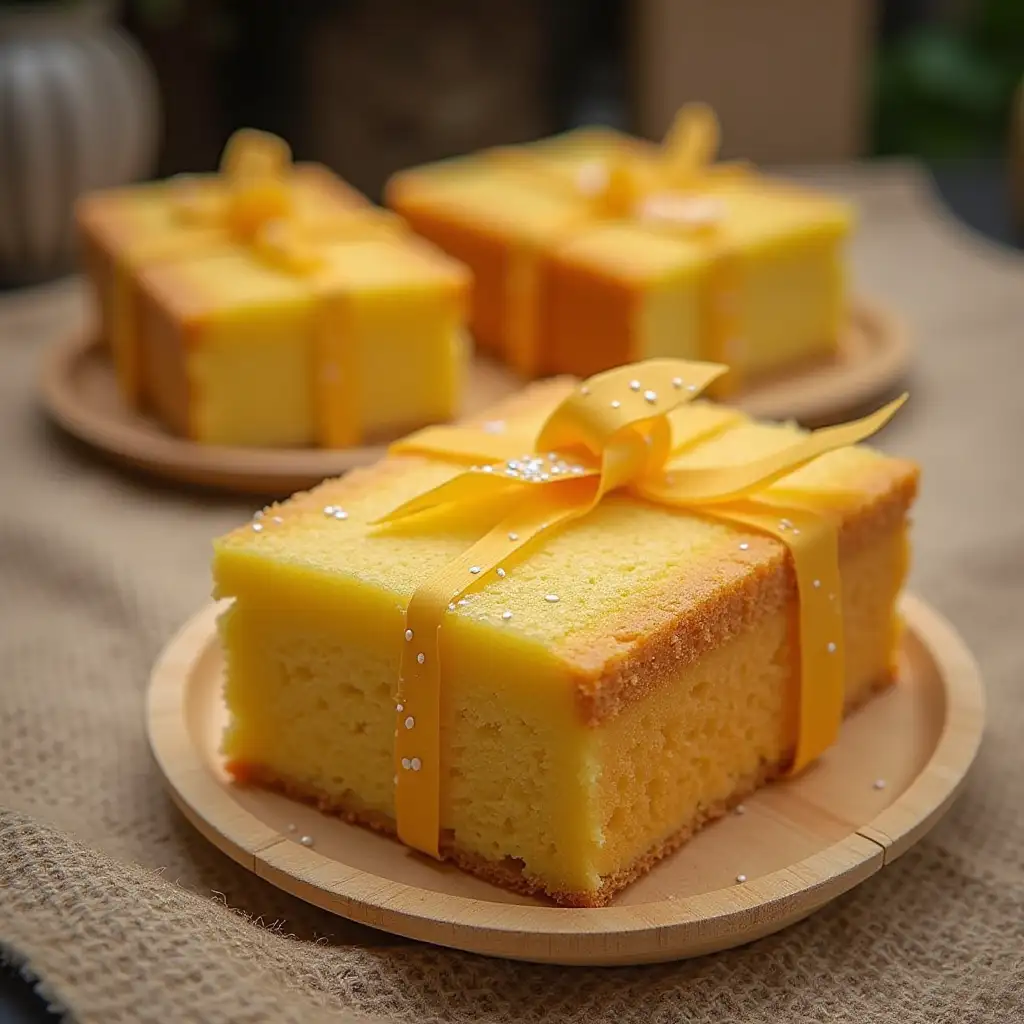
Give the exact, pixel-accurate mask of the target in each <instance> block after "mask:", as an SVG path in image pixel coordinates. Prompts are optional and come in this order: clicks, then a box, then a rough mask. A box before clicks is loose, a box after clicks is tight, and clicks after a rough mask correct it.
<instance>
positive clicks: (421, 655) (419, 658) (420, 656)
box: [416, 651, 427, 665]
mask: <svg viewBox="0 0 1024 1024" xmlns="http://www.w3.org/2000/svg"><path fill="white" fill-rule="evenodd" d="M416 660H417V661H418V662H419V663H420V664H421V665H422V664H423V663H424V662H425V661H426V660H427V656H426V655H425V654H424V653H423V652H422V651H420V653H419V654H417V655H416Z"/></svg>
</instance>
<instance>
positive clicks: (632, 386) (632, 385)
mask: <svg viewBox="0 0 1024 1024" xmlns="http://www.w3.org/2000/svg"><path fill="white" fill-rule="evenodd" d="M629 390H630V391H639V390H640V381H638V380H631V381H630V382H629Z"/></svg>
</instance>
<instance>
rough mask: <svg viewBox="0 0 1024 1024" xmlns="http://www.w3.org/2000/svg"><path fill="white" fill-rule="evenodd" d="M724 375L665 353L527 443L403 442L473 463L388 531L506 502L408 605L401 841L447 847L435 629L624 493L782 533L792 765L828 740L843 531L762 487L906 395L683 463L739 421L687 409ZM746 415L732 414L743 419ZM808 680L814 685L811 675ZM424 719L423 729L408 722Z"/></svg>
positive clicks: (842, 442) (865, 429) (597, 384)
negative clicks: (721, 460) (795, 703)
mask: <svg viewBox="0 0 1024 1024" xmlns="http://www.w3.org/2000/svg"><path fill="white" fill-rule="evenodd" d="M724 372H726V367H724V366H720V365H717V364H713V363H692V362H684V361H681V360H672V359H655V360H650V361H647V362H643V363H638V364H634V365H632V366H626V367H621V368H618V369H615V370H610V371H608V372H606V373H602V374H598V375H597V376H596V377H592V378H590V379H589V380H587V381H586V382H585V383H584V384H582V385H579V386H577V387H575V388H574V390H573V391H572V393H571V394H570V395H569V396H568V397H567V398H565V399H564V400H563V401H562V402H561V403H560V404H559V405H558V407H557V408H556V409H555V410H554V412H553V413H552V414H551V415H550V416H549V417H548V419H547V420H546V421H545V423H544V425H543V426H542V428H541V429H540V431H539V433H538V434H537V435H536V437H535V438H533V439H532V443H530V442H529V441H528V442H527V447H526V453H525V454H524V453H523V448H524V439H523V438H522V437H518V438H517V437H516V436H515V435H514V434H492V433H489V432H488V431H487V430H482V429H477V428H472V427H431V428H427V429H426V430H423V431H420V432H419V433H417V434H413V435H412V436H411V437H409V438H407V439H405V440H403V441H400V442H398V443H397V444H396V445H394V446H393V448H392V451H394V452H396V453H401V454H416V455H426V456H439V457H442V458H444V459H447V460H455V461H460V462H465V463H474V465H471V466H470V467H469V468H467V470H466V471H464V472H462V473H460V474H458V475H457V476H455V477H453V478H452V479H450V480H448V481H447V482H446V483H443V484H441V485H440V486H439V487H436V488H433V489H432V490H429V491H427V492H426V493H424V494H421V495H419V496H418V497H415V498H413V499H411V500H410V501H407V502H405V503H404V504H402V505H400V506H399V507H398V508H396V509H394V510H393V511H391V512H390V513H388V514H387V515H385V516H384V517H382V518H381V519H380V520H378V524H387V523H395V522H397V521H399V520H403V519H406V518H408V517H410V516H414V515H420V514H423V513H427V512H430V511H434V512H437V513H439V514H443V513H444V512H445V510H449V511H450V510H453V509H455V508H456V507H464V506H466V505H469V504H477V503H486V505H487V507H496V508H498V509H500V512H499V513H498V514H497V521H496V522H495V523H494V525H493V526H492V527H491V529H490V530H489V531H488V532H487V534H486V535H485V536H484V537H483V538H482V539H481V540H479V541H477V542H476V543H475V544H474V545H473V546H472V547H471V548H469V550H467V551H466V552H465V553H464V554H462V555H461V556H459V557H458V558H456V559H454V560H453V561H452V562H450V563H449V564H448V565H447V566H446V567H445V568H444V569H443V570H441V571H440V572H439V573H437V574H436V575H435V576H434V577H433V578H431V579H429V580H428V581H427V582H426V583H424V584H423V585H422V586H420V587H419V588H418V589H417V590H416V592H415V593H414V594H413V596H412V599H411V601H410V602H409V607H408V609H407V611H406V632H405V637H406V640H407V641H409V642H407V643H406V644H404V645H403V651H402V659H401V669H400V673H399V690H398V695H397V705H396V707H397V716H398V727H397V729H396V734H395V735H396V741H395V760H396V792H395V806H396V816H397V822H398V834H399V837H400V838H401V839H402V841H403V842H404V843H406V844H407V845H408V846H411V847H414V848H416V849H418V850H421V851H423V852H424V853H428V854H431V855H432V856H434V857H437V856H438V841H439V835H440V788H439V787H440V778H441V776H440V768H441V758H442V751H441V750H440V693H441V684H442V677H443V669H444V666H443V665H441V664H440V661H439V650H440V645H439V642H438V641H439V632H440V630H441V629H442V628H443V626H442V621H443V619H444V615H445V612H446V611H451V610H452V609H453V608H454V607H455V606H454V602H455V601H457V600H458V599H459V598H460V597H461V596H462V595H463V594H465V593H467V592H468V591H470V590H472V589H474V588H476V587H481V586H486V585H487V584H488V583H489V582H491V580H492V579H493V577H494V574H495V572H496V571H497V570H498V569H499V567H500V572H501V573H504V572H505V571H506V570H505V568H504V567H505V566H510V565H512V564H514V563H515V561H516V559H517V558H521V557H522V556H523V555H524V554H525V553H526V551H527V550H528V549H529V548H530V547H532V546H534V545H536V544H537V543H538V542H539V541H540V540H542V538H543V537H544V536H545V535H547V534H548V533H549V532H550V531H551V530H554V529H555V528H557V527H559V526H561V525H564V524H566V523H568V522H571V521H572V520H573V519H578V518H580V517H582V516H585V515H587V513H588V512H590V511H591V510H592V509H593V508H594V507H595V506H597V505H598V504H599V503H600V501H601V500H602V498H603V497H604V496H605V495H606V494H608V493H609V492H610V491H612V490H615V489H619V488H625V489H627V490H628V491H630V492H631V493H633V494H635V495H636V496H637V497H639V498H642V499H644V500H646V501H651V502H654V503H657V504H660V505H666V506H671V507H676V508H686V509H691V510H693V511H694V512H697V513H700V514H701V515H708V516H714V517H715V518H718V519H721V520H724V521H726V522H729V523H733V524H736V525H740V526H743V527H752V528H754V529H756V530H759V531H762V532H764V533H768V534H770V535H771V536H773V537H777V538H778V539H779V540H781V541H782V542H783V543H784V544H785V545H786V546H787V548H788V549H789V551H790V553H791V554H792V557H793V563H794V566H795V569H796V579H797V587H798V595H799V603H800V614H799V622H800V636H801V655H800V672H801V676H800V678H801V680H802V685H801V687H800V700H799V719H798V721H799V725H798V738H797V745H796V751H795V756H794V760H793V763H792V765H791V767H790V771H791V772H796V771H799V770H800V769H801V768H803V767H805V766H806V765H807V764H809V763H810V762H811V761H813V760H814V759H815V758H817V757H818V755H819V754H821V753H822V752H823V751H824V750H825V749H826V748H827V747H828V746H830V745H831V744H832V742H833V741H834V740H835V738H836V735H837V733H838V730H839V727H840V724H841V721H842V713H843V685H844V681H843V629H842V609H841V602H840V601H839V599H838V595H839V593H840V579H839V550H838V530H837V527H836V525H835V524H834V523H833V522H832V521H831V520H830V519H829V518H828V517H827V516H826V515H824V514H823V513H822V512H821V511H820V510H816V509H815V508H814V505H813V502H801V501H800V500H799V496H792V500H790V499H791V496H790V495H789V494H787V495H786V499H785V502H784V503H783V501H782V500H781V499H780V498H779V496H778V495H772V496H769V495H767V494H764V493H763V492H764V490H765V488H767V487H768V486H769V485H770V484H772V483H774V482H775V481H777V480H779V479H780V478H781V477H784V476H786V475H788V474H789V473H791V472H793V471H794V470H795V469H798V468H799V467H800V466H803V465H805V464H806V463H808V462H811V461H812V460H814V459H816V458H818V457H819V456H821V455H824V454H825V453H826V452H830V451H834V450H835V449H837V448H842V447H846V446H848V445H852V444H856V443H857V442H859V441H862V440H864V439H865V438H867V437H869V436H870V435H871V434H873V433H875V432H876V431H877V430H879V429H880V428H881V427H882V426H884V425H885V423H886V422H888V420H889V419H890V417H892V415H893V414H894V413H895V412H896V410H897V409H898V408H899V407H900V405H902V404H903V402H904V401H905V399H906V396H905V395H904V396H903V397H902V398H899V399H897V400H896V401H894V402H891V403H890V404H889V405H887V406H885V407H884V408H883V409H880V410H879V411H878V412H876V413H874V414H873V415H871V416H868V417H866V418H864V419H861V420H858V421H856V422H853V423H847V424H843V425H840V426H835V427H828V428H825V429H822V430H818V431H815V432H813V433H809V434H805V435H801V436H800V437H799V438H797V439H796V440H794V441H792V443H790V444H788V445H787V446H786V447H784V448H782V449H780V450H778V451H775V452H773V453H771V454H768V455H763V456H760V457H758V458H756V459H753V460H752V461H750V462H746V463H741V464H733V465H703V464H697V465H688V464H687V459H686V453H687V452H688V450H689V449H691V448H692V447H693V446H694V445H696V444H699V443H700V442H702V441H705V440H707V439H708V438H709V437H710V436H712V435H713V434H715V433H717V432H719V431H720V430H722V429H723V428H724V425H728V423H729V422H734V420H733V419H728V420H727V422H726V423H725V424H723V417H722V410H721V409H720V408H718V407H715V406H707V405H704V404H701V405H697V406H694V405H689V404H688V403H689V402H690V401H691V399H693V398H694V396H695V395H697V394H699V393H700V392H701V391H702V390H704V388H706V387H707V386H708V385H709V384H710V383H711V382H712V381H714V380H715V379H716V378H718V377H719V376H721V374H723V373H724ZM739 415H740V414H739V413H736V414H735V417H736V418H738V417H739ZM812 680H813V685H810V684H809V681H812ZM409 718H411V719H413V720H414V721H415V723H416V728H415V730H410V729H408V728H403V727H402V725H403V723H404V722H405V721H406V719H409Z"/></svg>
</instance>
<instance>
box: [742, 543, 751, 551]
mask: <svg viewBox="0 0 1024 1024" xmlns="http://www.w3.org/2000/svg"><path fill="white" fill-rule="evenodd" d="M749 550H750V545H749V544H748V543H747V542H746V541H743V542H742V543H741V544H740V551H749Z"/></svg>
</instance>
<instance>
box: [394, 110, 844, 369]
mask: <svg viewBox="0 0 1024 1024" xmlns="http://www.w3.org/2000/svg"><path fill="white" fill-rule="evenodd" d="M717 148H718V124H717V120H716V119H715V117H714V114H713V113H712V112H711V111H710V110H709V109H708V108H706V107H703V106H690V107H686V108H684V109H683V110H682V111H680V114H679V116H678V117H677V119H676V122H675V124H674V125H673V128H672V130H671V131H670V132H669V134H668V136H667V137H666V139H665V141H664V143H663V144H662V145H661V146H655V145H652V144H650V143H647V142H643V141H641V140H638V139H633V138H631V137H629V136H625V135H622V134H620V133H618V132H615V131H611V130H608V129H594V128H592V129H581V130H577V131H573V132H569V133H567V134H564V135H561V136H556V137H554V138H551V139H546V140H542V141H540V142H537V143H532V144H530V145H525V146H519V147H503V148H498V149H491V150H486V151H483V152H481V153H478V154H474V155H471V156H468V157H463V158H458V159H453V160H449V161H444V162H441V163H437V164H432V165H428V166H425V167H421V168H415V169H412V170H409V171H404V172H401V173H399V174H397V175H395V176H394V177H393V178H392V180H391V181H390V182H389V185H388V188H387V193H386V195H387V202H388V205H389V206H391V207H392V208H393V209H394V210H395V211H397V212H398V213H400V214H401V215H402V216H403V217H404V218H405V220H406V221H408V223H409V224H410V225H411V226H412V227H413V228H414V229H415V230H416V231H418V232H419V233H420V234H421V235H423V236H424V237H425V238H427V239H429V240H430V241H432V242H434V243H436V244H437V245H439V246H440V247H441V248H443V249H445V250H446V251H447V252H448V253H450V254H451V255H453V256H455V257H457V258H458V259H460V260H462V261H463V262H464V263H466V264H467V265H468V266H469V267H470V268H471V269H472V271H473V274H474V277H475V285H474V295H473V306H472V313H471V328H472V331H473V333H474V335H475V337H476V339H477V341H478V342H479V343H480V345H481V346H482V347H483V348H485V349H487V350H489V351H491V352H494V353H496V354H498V355H499V356H501V357H502V358H503V359H505V360H506V361H507V362H509V363H510V364H511V365H512V366H514V367H515V368H516V369H517V370H518V371H520V372H521V373H522V374H524V375H526V376H530V377H534V376H543V375H546V374H551V373H572V374H576V375H584V376H585V375H588V374H592V373H596V372H599V371H601V370H604V369H608V368H609V367H612V366H615V365H619V364H622V363H629V362H633V361H636V360H640V359H647V358H651V357H658V356H672V357H678V358H685V359H709V360H714V361H718V362H724V363H727V364H729V365H730V366H731V367H732V370H733V372H732V373H731V374H730V375H729V377H728V378H727V381H728V386H730V387H733V388H735V387H736V386H737V385H738V384H739V383H741V382H742V381H743V380H745V379H751V378H757V377H760V376H764V375H767V374H770V373H774V372H777V371H782V370H785V369H786V368H787V367H793V366H797V365H799V364H801V363H803V362H807V361H812V360H815V359H821V358H823V357H827V356H828V355H830V354H832V353H833V352H834V351H835V349H836V346H837V340H838V336H839V331H840V328H841V326H842V324H843V322H844V317H845V314H846V304H847V295H846V274H845V266H844V258H843V246H844V242H845V240H846V238H847V236H848V234H849V231H850V228H851V224H852V211H851V210H850V208H849V207H848V206H847V205H846V204H845V203H843V202H841V201H840V200H838V199H834V198H832V197H828V196H824V195H818V194H815V193H813V192H810V191H808V190H806V189H804V188H802V187H797V186H795V185H790V184H786V183H782V182H778V181H774V180H769V179H766V178H765V177H763V176H761V175H759V174H758V173H757V172H756V171H755V170H754V169H752V168H751V167H749V166H747V165H745V164H720V163H715V162H714V157H715V154H716V152H717Z"/></svg>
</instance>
